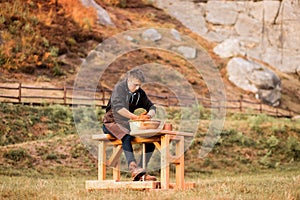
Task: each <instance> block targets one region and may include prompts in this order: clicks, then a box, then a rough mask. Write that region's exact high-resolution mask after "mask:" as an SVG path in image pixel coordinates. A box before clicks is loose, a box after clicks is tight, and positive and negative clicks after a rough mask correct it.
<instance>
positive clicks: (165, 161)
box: [160, 134, 170, 189]
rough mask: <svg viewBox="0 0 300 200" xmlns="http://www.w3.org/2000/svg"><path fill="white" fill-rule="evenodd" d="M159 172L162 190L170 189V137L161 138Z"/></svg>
mask: <svg viewBox="0 0 300 200" xmlns="http://www.w3.org/2000/svg"><path fill="white" fill-rule="evenodd" d="M160 162H161V172H160V177H161V178H160V179H161V180H160V181H161V188H162V189H169V187H170V136H169V135H167V134H166V135H163V136H161V161H160Z"/></svg>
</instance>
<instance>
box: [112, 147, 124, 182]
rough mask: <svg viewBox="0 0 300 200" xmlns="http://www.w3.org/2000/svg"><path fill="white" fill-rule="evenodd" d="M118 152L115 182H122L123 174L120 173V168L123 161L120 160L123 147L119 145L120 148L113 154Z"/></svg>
mask: <svg viewBox="0 0 300 200" xmlns="http://www.w3.org/2000/svg"><path fill="white" fill-rule="evenodd" d="M115 152H116V156H115V157H116V163H115V164H113V166H114V167H113V179H114V180H115V181H120V179H121V172H120V166H121V159H120V156H121V153H122V146H121V145H119V146H116V147H114V149H113V154H114V153H115Z"/></svg>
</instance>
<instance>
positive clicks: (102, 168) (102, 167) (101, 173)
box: [98, 141, 106, 180]
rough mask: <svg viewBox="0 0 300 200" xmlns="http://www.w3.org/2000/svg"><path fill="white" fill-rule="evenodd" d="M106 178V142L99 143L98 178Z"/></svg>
mask: <svg viewBox="0 0 300 200" xmlns="http://www.w3.org/2000/svg"><path fill="white" fill-rule="evenodd" d="M105 179H106V142H103V141H100V142H99V145H98V180H105Z"/></svg>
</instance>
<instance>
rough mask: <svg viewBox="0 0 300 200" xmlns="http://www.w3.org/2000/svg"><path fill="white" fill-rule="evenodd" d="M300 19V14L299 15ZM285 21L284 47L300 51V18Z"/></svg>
mask: <svg viewBox="0 0 300 200" xmlns="http://www.w3.org/2000/svg"><path fill="white" fill-rule="evenodd" d="M299 19H300V16H299ZM299 19H298V20H297V21H292V22H289V21H287V22H284V24H283V29H284V32H283V38H282V39H283V48H289V49H290V50H292V51H297V52H299V51H300V20H299Z"/></svg>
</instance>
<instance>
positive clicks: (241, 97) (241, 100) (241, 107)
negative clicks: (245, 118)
mask: <svg viewBox="0 0 300 200" xmlns="http://www.w3.org/2000/svg"><path fill="white" fill-rule="evenodd" d="M239 101H240V111H241V112H242V111H243V105H242V102H243V95H240V100H239Z"/></svg>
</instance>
